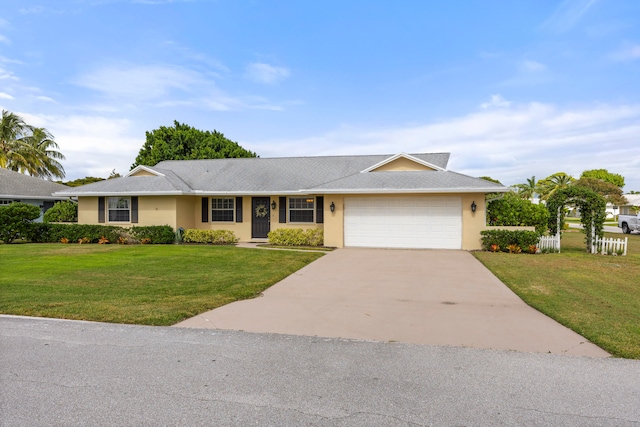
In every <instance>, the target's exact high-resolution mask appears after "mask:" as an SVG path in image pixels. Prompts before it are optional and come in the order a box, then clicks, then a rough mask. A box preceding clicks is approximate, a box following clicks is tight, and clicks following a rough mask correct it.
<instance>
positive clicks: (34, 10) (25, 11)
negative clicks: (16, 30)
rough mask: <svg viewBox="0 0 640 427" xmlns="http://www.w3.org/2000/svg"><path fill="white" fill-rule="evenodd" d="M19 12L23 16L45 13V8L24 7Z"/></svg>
mask: <svg viewBox="0 0 640 427" xmlns="http://www.w3.org/2000/svg"><path fill="white" fill-rule="evenodd" d="M19 12H20V13H22V14H23V15H30V14H36V13H42V12H44V6H42V5H38V6H32V7H24V8H22V9H20V10H19Z"/></svg>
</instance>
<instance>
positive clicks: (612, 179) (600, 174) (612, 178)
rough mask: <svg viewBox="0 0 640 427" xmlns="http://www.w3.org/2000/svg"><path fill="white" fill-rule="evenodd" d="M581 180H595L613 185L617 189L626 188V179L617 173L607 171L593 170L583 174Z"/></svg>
mask: <svg viewBox="0 0 640 427" xmlns="http://www.w3.org/2000/svg"><path fill="white" fill-rule="evenodd" d="M580 178H595V179H600V180H602V181H604V182H608V183H611V184H613V185H615V186H617V187H620V188H622V187H624V177H623V176H622V175H620V174H617V173H611V172H609V171H608V170H606V169H591V170H586V171H584V172H582V175H580Z"/></svg>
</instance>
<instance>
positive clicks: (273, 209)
mask: <svg viewBox="0 0 640 427" xmlns="http://www.w3.org/2000/svg"><path fill="white" fill-rule="evenodd" d="M276 206H277V205H276V201H275V200H274V201H273V202H271V210H272V211H275V210H276Z"/></svg>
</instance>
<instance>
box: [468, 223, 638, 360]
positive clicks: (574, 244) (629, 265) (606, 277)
mask: <svg viewBox="0 0 640 427" xmlns="http://www.w3.org/2000/svg"><path fill="white" fill-rule="evenodd" d="M605 235H606V237H614V238H620V237H622V238H624V237H629V249H628V254H627V256H625V257H622V256H603V255H591V254H587V253H586V252H585V244H584V234H583V233H582V232H581V231H577V230H575V231H566V232H564V233H563V235H562V242H561V246H562V253H560V254H545V255H522V254H520V255H512V254H507V253H491V252H475V253H474V255H475V256H476V258H477V259H478V260H480V262H482V263H483V264H484V265H485V266H486V267H487V268H489V269H490V270H491V271H492V272H493V273H494V274H495V275H496V276H497V277H498V278H500V280H502V281H503V282H504V283H505V284H506V285H507V286H508V287H509V288H511V289H512V290H513V291H514V292H515V293H516V294H518V295H519V296H520V298H522V299H523V300H524V301H525V302H526V303H527V304H529V305H530V306H532V307H534V308H536V309H537V310H539V311H541V312H543V313H545V314H546V315H548V316H550V317H552V318H553V319H555V320H557V321H558V322H560V323H562V324H563V325H565V326H567V327H569V328H571V329H573V330H574V331H576V332H577V333H579V334H580V335H582V336H584V337H586V338H587V339H589V340H590V341H592V342H593V343H595V344H597V345H599V346H600V347H602V348H603V349H605V350H607V351H608V352H610V353H611V354H613V355H614V356H618V357H626V358H633V359H640V235H636V234H632V235H622V234H608V233H605Z"/></svg>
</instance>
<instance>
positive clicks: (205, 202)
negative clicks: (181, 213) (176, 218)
mask: <svg viewBox="0 0 640 427" xmlns="http://www.w3.org/2000/svg"><path fill="white" fill-rule="evenodd" d="M202 222H209V198H208V197H203V198H202Z"/></svg>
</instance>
